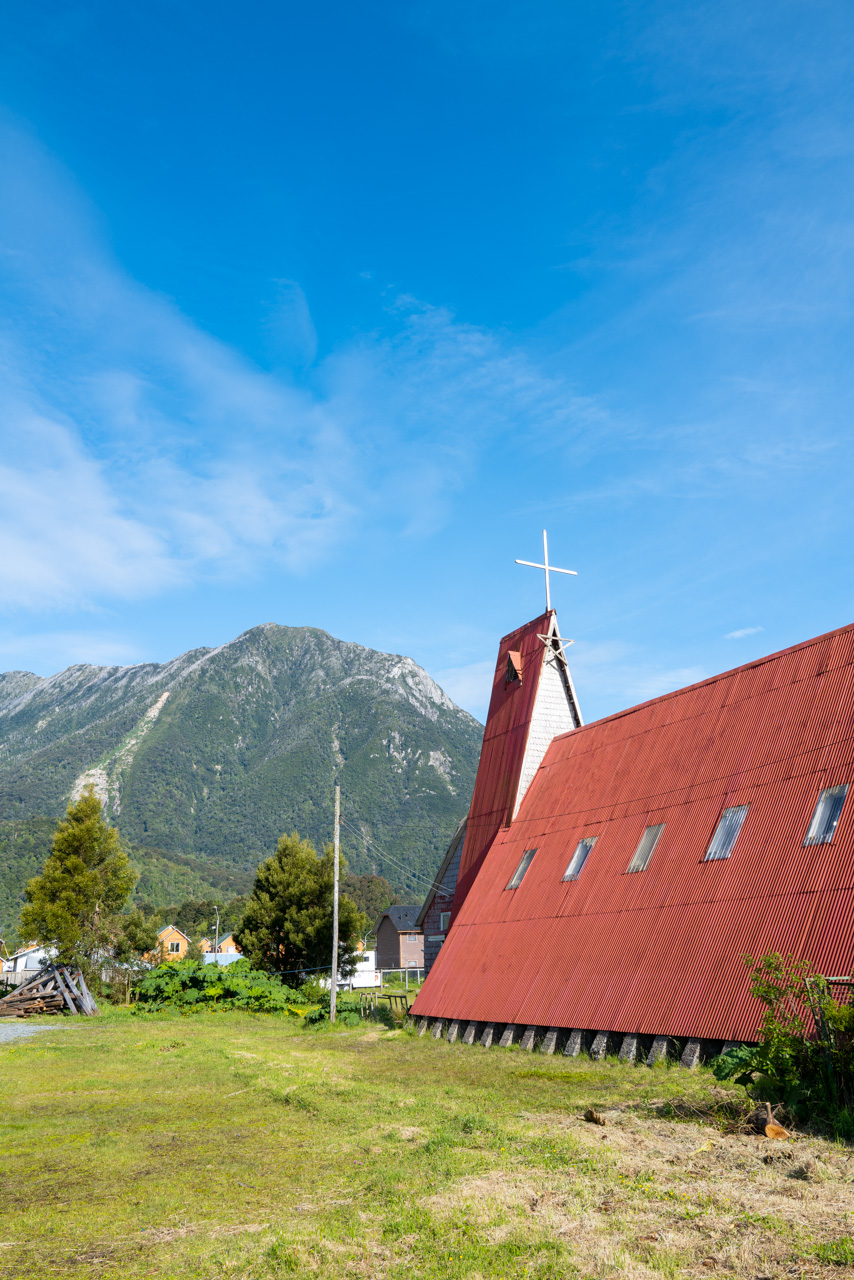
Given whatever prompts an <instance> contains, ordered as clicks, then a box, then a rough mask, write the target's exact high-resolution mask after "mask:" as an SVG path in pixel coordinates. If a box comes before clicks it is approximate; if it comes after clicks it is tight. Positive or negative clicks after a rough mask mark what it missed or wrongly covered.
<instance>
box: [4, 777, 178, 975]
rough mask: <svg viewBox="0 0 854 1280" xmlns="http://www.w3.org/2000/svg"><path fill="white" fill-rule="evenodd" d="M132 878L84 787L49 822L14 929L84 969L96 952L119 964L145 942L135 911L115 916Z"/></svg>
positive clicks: (114, 834)
mask: <svg viewBox="0 0 854 1280" xmlns="http://www.w3.org/2000/svg"><path fill="white" fill-rule="evenodd" d="M135 882H136V874H135V872H134V871H133V870H132V868H131V866H130V863H129V862H128V860H127V855H126V854H125V852H124V850H123V849H122V847H121V844H120V842H119V833H118V831H117V830H116V829H115V827H111V826H109V825H108V824H107V823H106V822H105V821H104V818H103V815H102V813H101V804H100V801H99V800H98V798H97V796H96V795H95V792H94V789H93V788H92V787H87V788H86V789H85V791H84V792H83V794H82V796H81V797H80V799H79V800H78V801H77V803H76V804H71V805H69V807H68V812H67V814H66V818H65V821H64V822H60V824H59V826H58V827H57V829H56V834H55V835H54V837H53V842H52V844H51V850H50V853H49V854H48V856H47V860H46V862H45V864H44V867H43V869H42V873H41V875H39V876H36V877H35V878H34V879H32V880H30V882H29V883H28V885H27V888H26V899H27V900H26V903H25V904H24V906H23V907H22V909H21V934H22V936H24V937H26V938H34V939H36V940H37V941H38V942H41V943H42V944H43V945H45V946H49V947H51V948H53V950H54V951H55V952H56V957H57V959H58V960H59V962H60V963H61V964H70V965H73V966H74V967H75V968H80V969H83V970H84V972H86V973H91V971H92V967H93V961H94V959H95V957H96V956H97V957H98V959H99V960H101V959H104V958H113V957H115V958H116V959H118V960H119V961H120V962H121V961H122V959H123V958H124V956H125V954H127V955H128V956H129V955H130V954H132V953H134V952H136V951H137V949H138V948H143V947H147V946H149V945H153V941H152V939H153V936H154V935H153V932H152V928H151V925H150V923H149V922H148V921H146V919H145V918H144V917H143V916H142V915H141V913H140V912H138V911H137V912H134V913H132V914H131V915H129V916H125V917H122V916H121V915H120V913H121V910H122V908H123V907H124V905H125V903H126V902H127V899H128V895H129V894H130V891H131V889H132V888H133V886H134V884H135Z"/></svg>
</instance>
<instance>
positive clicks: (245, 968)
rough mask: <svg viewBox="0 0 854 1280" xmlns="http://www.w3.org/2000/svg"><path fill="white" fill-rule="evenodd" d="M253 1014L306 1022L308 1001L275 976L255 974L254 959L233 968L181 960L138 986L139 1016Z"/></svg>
mask: <svg viewBox="0 0 854 1280" xmlns="http://www.w3.org/2000/svg"><path fill="white" fill-rule="evenodd" d="M167 1008H173V1009H182V1010H184V1011H190V1010H200V1011H201V1010H203V1009H207V1010H215V1009H247V1010H250V1011H251V1012H252V1013H287V1014H293V1015H295V1016H297V1017H301V1016H302V1015H303V1014H304V1013H305V1011H306V1002H305V1000H304V998H303V997H302V996H301V994H300V993H299V992H297V991H292V990H291V988H290V987H286V986H284V985H283V984H282V983H281V982H280V981H279V979H278V978H276V977H275V975H273V974H269V973H262V972H261V971H260V970H258V969H253V968H252V967H251V965H250V964H249V961H248V960H236V961H235V962H234V964H230V965H222V966H220V965H216V964H202V963H200V962H199V961H197V960H176V961H171V962H169V963H166V964H161V965H158V966H157V968H156V969H152V970H151V972H150V973H147V974H146V975H145V977H144V978H143V979H142V980H141V981H140V982H139V983H137V986H136V1004H135V1005H134V1012H135V1013H150V1012H154V1011H155V1010H158V1009H167Z"/></svg>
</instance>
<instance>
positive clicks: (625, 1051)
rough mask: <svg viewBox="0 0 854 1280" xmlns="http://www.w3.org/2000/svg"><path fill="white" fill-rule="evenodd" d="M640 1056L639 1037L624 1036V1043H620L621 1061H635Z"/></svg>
mask: <svg viewBox="0 0 854 1280" xmlns="http://www.w3.org/2000/svg"><path fill="white" fill-rule="evenodd" d="M637 1056H638V1037H637V1036H634V1035H632V1036H623V1043H622V1044H621V1045H620V1061H621V1062H635V1061H636V1060H637Z"/></svg>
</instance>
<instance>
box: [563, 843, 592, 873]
mask: <svg viewBox="0 0 854 1280" xmlns="http://www.w3.org/2000/svg"><path fill="white" fill-rule="evenodd" d="M597 838H598V837H597V836H585V837H584V839H583V840H579V842H578V844H577V845H576V846H575V853H574V854H573V855H572V857H571V858H570V860H569V866H568V867H567V869H566V871H564V873H563V878H564V880H577V879H578V877H579V876H580V875H581V868H582V867H583V866H584V864H585V862H586V861H587V855H588V854H589V852H590V850H591V849H592V848H593V846H594V844H595V843H596V840H597Z"/></svg>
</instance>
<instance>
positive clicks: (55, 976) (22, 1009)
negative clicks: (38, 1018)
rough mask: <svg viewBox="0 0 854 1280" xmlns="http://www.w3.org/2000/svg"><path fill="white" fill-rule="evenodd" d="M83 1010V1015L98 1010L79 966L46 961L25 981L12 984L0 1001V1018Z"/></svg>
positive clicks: (89, 1016)
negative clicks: (44, 964)
mask: <svg viewBox="0 0 854 1280" xmlns="http://www.w3.org/2000/svg"><path fill="white" fill-rule="evenodd" d="M66 1011H67V1012H68V1013H74V1014H78V1013H83V1014H85V1015H86V1017H87V1018H91V1017H93V1016H94V1015H95V1014H96V1013H97V1012H98V1006H97V1005H96V1004H95V1001H94V1000H93V999H92V995H91V992H90V991H89V988H88V987H87V986H86V980H85V978H84V977H83V974H82V973H81V972H80V970H79V969H67V968H66V967H65V965H59V966H58V967H57V965H55V964H49V965H46V966H45V968H44V969H42V970H40V972H39V973H37V974H36V976H35V977H34V978H30V980H29V982H24V983H22V985H21V986H20V987H16V988H15V990H14V991H12V992H11V993H10V994H9V995H8V996H4V997H3V999H2V1000H0V1018H31V1017H33V1015H34V1014H37V1013H63V1012H66Z"/></svg>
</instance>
